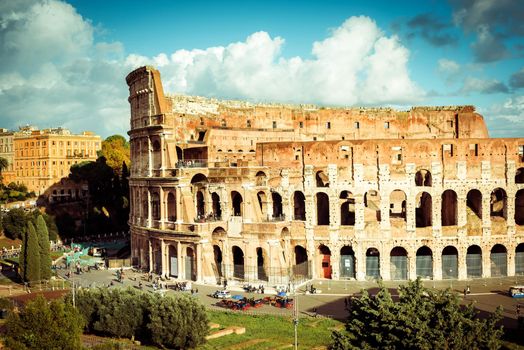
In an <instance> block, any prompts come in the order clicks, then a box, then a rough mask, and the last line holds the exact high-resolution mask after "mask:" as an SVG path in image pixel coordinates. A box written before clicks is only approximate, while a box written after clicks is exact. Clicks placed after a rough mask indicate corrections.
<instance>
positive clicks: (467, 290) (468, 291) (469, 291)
mask: <svg viewBox="0 0 524 350" xmlns="http://www.w3.org/2000/svg"><path fill="white" fill-rule="evenodd" d="M466 293H467V294H469V293H471V290H470V289H469V285H468V287H467V289H466Z"/></svg>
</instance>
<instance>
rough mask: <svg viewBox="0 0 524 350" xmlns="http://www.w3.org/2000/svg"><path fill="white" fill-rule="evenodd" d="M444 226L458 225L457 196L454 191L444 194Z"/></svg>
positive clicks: (447, 191)
mask: <svg viewBox="0 0 524 350" xmlns="http://www.w3.org/2000/svg"><path fill="white" fill-rule="evenodd" d="M440 212H441V215H442V226H455V225H457V194H456V193H455V191H453V190H446V191H444V192H443V193H442V208H441V211H440Z"/></svg>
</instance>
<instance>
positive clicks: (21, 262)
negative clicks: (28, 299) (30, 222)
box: [18, 231, 27, 281]
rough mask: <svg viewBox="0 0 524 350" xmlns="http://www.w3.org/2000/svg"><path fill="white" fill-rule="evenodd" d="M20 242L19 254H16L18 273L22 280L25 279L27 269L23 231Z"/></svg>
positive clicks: (25, 242)
mask: <svg viewBox="0 0 524 350" xmlns="http://www.w3.org/2000/svg"><path fill="white" fill-rule="evenodd" d="M21 239H22V244H20V255H19V256H18V273H19V274H20V278H21V279H22V281H26V280H27V279H26V271H27V266H26V265H27V254H26V251H27V249H26V244H27V238H26V233H25V231H24V232H22V237H21Z"/></svg>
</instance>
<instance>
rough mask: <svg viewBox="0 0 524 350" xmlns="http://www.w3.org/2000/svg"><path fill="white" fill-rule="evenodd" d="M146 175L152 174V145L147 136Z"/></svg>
mask: <svg viewBox="0 0 524 350" xmlns="http://www.w3.org/2000/svg"><path fill="white" fill-rule="evenodd" d="M147 176H148V177H151V176H153V146H152V144H151V139H150V138H149V137H148V138H147Z"/></svg>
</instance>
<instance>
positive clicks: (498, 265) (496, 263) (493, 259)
mask: <svg viewBox="0 0 524 350" xmlns="http://www.w3.org/2000/svg"><path fill="white" fill-rule="evenodd" d="M489 260H490V263H491V277H503V276H507V275H508V251H507V249H506V247H504V246H503V245H502V244H495V245H494V246H493V248H491V255H490V259H489Z"/></svg>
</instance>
